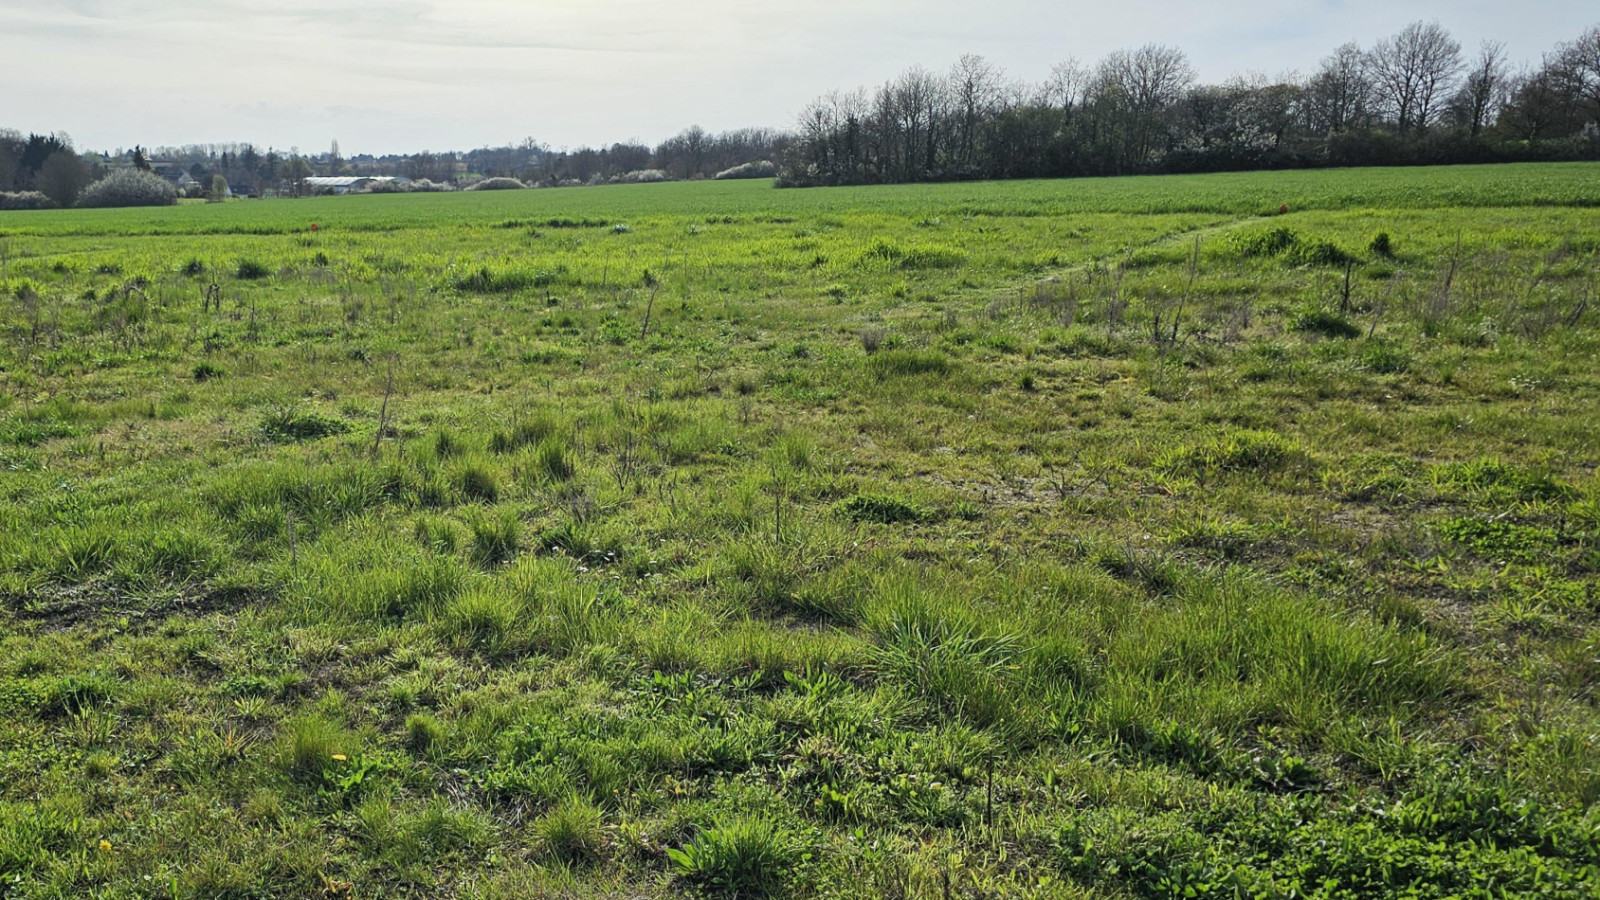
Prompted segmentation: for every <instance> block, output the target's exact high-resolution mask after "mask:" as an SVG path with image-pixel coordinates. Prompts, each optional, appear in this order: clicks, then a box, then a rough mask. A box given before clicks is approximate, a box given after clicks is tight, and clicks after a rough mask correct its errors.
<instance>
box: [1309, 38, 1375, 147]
mask: <svg viewBox="0 0 1600 900" xmlns="http://www.w3.org/2000/svg"><path fill="white" fill-rule="evenodd" d="M1307 98H1308V104H1309V107H1308V110H1307V111H1308V116H1307V118H1308V120H1309V124H1310V126H1311V128H1312V129H1313V130H1314V131H1318V132H1325V133H1326V132H1336V131H1347V130H1350V129H1355V128H1364V127H1366V125H1367V116H1368V109H1369V107H1370V105H1371V101H1372V79H1371V77H1370V76H1369V75H1368V72H1367V54H1365V53H1363V52H1362V50H1361V46H1360V45H1359V44H1357V43H1355V42H1354V41H1351V42H1350V43H1348V44H1344V45H1343V46H1341V47H1339V49H1337V50H1335V51H1333V54H1332V55H1331V56H1328V57H1326V58H1325V59H1323V60H1322V66H1321V68H1319V69H1318V70H1317V74H1316V75H1313V76H1312V78H1311V83H1310V85H1308V87H1307Z"/></svg>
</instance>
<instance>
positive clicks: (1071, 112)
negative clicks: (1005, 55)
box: [781, 21, 1600, 185]
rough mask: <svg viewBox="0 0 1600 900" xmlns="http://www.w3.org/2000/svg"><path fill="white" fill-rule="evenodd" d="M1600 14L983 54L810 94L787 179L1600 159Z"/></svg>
mask: <svg viewBox="0 0 1600 900" xmlns="http://www.w3.org/2000/svg"><path fill="white" fill-rule="evenodd" d="M1597 122H1600V26H1595V27H1593V28H1590V29H1589V30H1587V31H1585V32H1584V33H1583V34H1581V35H1579V36H1578V37H1577V38H1576V39H1574V40H1572V41H1569V42H1565V43H1562V44H1560V45H1558V46H1557V47H1555V48H1554V49H1553V50H1552V51H1550V52H1549V53H1547V54H1545V55H1544V57H1543V59H1542V60H1541V61H1540V63H1539V64H1538V65H1537V66H1532V67H1528V66H1524V67H1521V68H1520V69H1513V67H1512V65H1511V63H1510V61H1509V60H1508V59H1507V57H1506V52H1505V46H1504V44H1502V43H1499V42H1496V41H1484V42H1483V43H1482V44H1480V45H1479V47H1478V48H1477V50H1476V52H1475V53H1471V54H1468V53H1465V52H1464V51H1463V49H1462V47H1461V44H1460V42H1459V41H1457V40H1456V39H1455V38H1454V37H1453V36H1452V35H1451V34H1450V32H1449V31H1447V30H1446V29H1444V28H1443V27H1441V26H1440V25H1439V24H1438V23H1437V22H1431V23H1430V22H1420V21H1419V22H1414V23H1412V24H1410V25H1407V26H1406V27H1405V28H1403V29H1402V30H1401V31H1399V32H1398V33H1396V34H1394V35H1392V36H1390V37H1387V38H1384V39H1383V40H1380V41H1378V42H1377V43H1376V44H1374V45H1373V46H1371V47H1369V48H1362V47H1361V46H1359V45H1358V44H1355V43H1349V44H1345V45H1344V46H1341V47H1339V48H1337V49H1336V50H1334V51H1333V53H1331V54H1330V55H1328V56H1327V57H1326V58H1324V59H1323V60H1322V61H1321V62H1320V63H1319V65H1318V66H1317V68H1316V70H1315V72H1314V73H1313V74H1312V75H1310V76H1309V77H1299V76H1285V77H1281V78H1276V79H1270V78H1265V77H1262V76H1240V77H1235V78H1232V79H1229V80H1228V81H1225V82H1223V83H1221V84H1202V83H1199V82H1198V81H1197V79H1196V74H1195V71H1194V68H1193V67H1192V66H1191V65H1190V64H1189V61H1188V59H1187V57H1186V56H1185V55H1184V53H1183V51H1181V50H1179V49H1177V48H1174V47H1168V46H1161V45H1155V44H1148V45H1145V46H1143V47H1140V48H1138V49H1133V50H1122V51H1117V52H1115V53H1112V54H1110V55H1109V56H1107V57H1105V58H1104V59H1102V60H1100V61H1099V62H1097V63H1096V64H1094V65H1092V66H1089V65H1084V64H1081V63H1079V62H1077V61H1068V62H1065V63H1062V64H1060V65H1057V66H1056V67H1055V68H1054V69H1053V70H1052V72H1051V74H1050V76H1049V78H1048V79H1046V80H1045V81H1044V82H1043V83H1040V84H1025V83H1022V82H1018V81H1015V80H1012V79H1010V78H1008V77H1007V76H1006V74H1005V73H1004V72H1003V71H1002V70H1001V69H1000V68H999V67H998V66H996V65H994V64H992V63H990V62H989V61H988V60H985V59H984V58H982V57H980V56H970V55H969V56H963V57H962V58H961V59H960V60H959V61H958V62H957V63H956V64H955V65H954V66H953V67H951V69H950V70H949V71H948V72H946V73H943V74H936V73H934V72H930V71H928V70H926V69H923V68H920V67H919V68H912V69H910V70H908V71H906V72H905V73H903V74H901V75H900V76H899V77H897V78H894V79H892V80H890V81H889V82H887V83H885V84H883V85H880V86H879V87H878V88H876V89H875V90H872V91H868V90H866V89H865V88H861V89H857V90H853V91H833V92H830V93H828V94H826V95H824V96H822V97H820V98H818V99H817V100H815V101H813V102H812V103H811V104H809V105H808V106H807V107H806V108H805V110H804V111H803V112H802V114H801V115H800V119H799V123H798V132H797V134H796V135H795V138H794V140H793V142H792V144H791V147H790V152H789V154H788V155H787V157H786V158H785V160H784V163H785V165H784V168H783V172H782V175H781V183H785V184H792V185H810V184H872V183H884V182H906V181H938V180H955V179H968V178H1038V177H1063V176H1083V175H1125V174H1136V173H1159V172H1202V171H1230V170H1243V169H1271V168H1302V167H1313V166H1349V165H1410V164H1431V163H1461V162H1492V161H1512V160H1535V159H1537V160H1549V159H1600V125H1597Z"/></svg>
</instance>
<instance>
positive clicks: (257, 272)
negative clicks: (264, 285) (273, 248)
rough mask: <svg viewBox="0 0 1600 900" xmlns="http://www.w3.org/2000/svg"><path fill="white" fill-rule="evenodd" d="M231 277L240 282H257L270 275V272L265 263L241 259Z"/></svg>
mask: <svg viewBox="0 0 1600 900" xmlns="http://www.w3.org/2000/svg"><path fill="white" fill-rule="evenodd" d="M233 275H234V277H235V278H238V279H239V280H240V281H259V280H261V279H263V278H267V277H269V276H271V275H272V270H271V269H270V268H268V267H267V266H266V264H265V263H261V262H257V261H256V260H253V259H241V260H239V265H238V266H236V267H235V268H234V270H233Z"/></svg>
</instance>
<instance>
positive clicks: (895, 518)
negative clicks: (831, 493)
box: [835, 494, 927, 525]
mask: <svg viewBox="0 0 1600 900" xmlns="http://www.w3.org/2000/svg"><path fill="white" fill-rule="evenodd" d="M835 508H836V509H837V510H838V511H839V514H840V515H842V516H844V517H845V518H846V519H849V520H850V521H852V522H875V523H877V524H879V525H898V524H900V523H902V522H920V521H922V520H923V518H925V517H926V515H927V514H926V513H925V512H924V511H923V510H922V509H921V508H920V507H918V506H916V505H915V504H912V503H908V502H906V501H904V500H901V499H900V498H898V497H890V496H887V495H884V494H857V495H855V496H854V497H850V498H849V499H846V500H841V501H839V503H838V504H837V506H836V507H835Z"/></svg>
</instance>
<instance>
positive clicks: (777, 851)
mask: <svg viewBox="0 0 1600 900" xmlns="http://www.w3.org/2000/svg"><path fill="white" fill-rule="evenodd" d="M667 857H668V858H669V859H670V860H671V861H672V867H673V869H674V871H676V872H677V873H678V874H679V875H681V876H682V877H684V878H685V879H687V880H689V881H692V882H695V883H696V884H699V885H700V886H702V887H703V888H705V889H707V890H709V891H712V892H713V893H717V894H723V895H727V896H731V897H767V896H771V895H772V894H775V893H777V892H778V891H779V890H780V889H781V888H783V886H784V885H785V884H786V883H787V882H788V877H789V871H790V869H791V868H792V867H793V866H794V865H795V863H797V862H798V861H799V858H800V853H799V848H798V847H797V846H796V844H795V842H794V841H793V840H792V839H791V838H790V837H789V836H788V835H787V834H785V833H784V832H782V831H780V830H779V829H778V828H777V826H775V825H773V824H772V823H771V822H767V821H763V820H760V819H752V818H738V819H732V820H730V821H727V822H724V823H722V824H719V825H718V826H717V827H715V828H708V829H706V830H705V831H702V832H701V833H700V834H699V836H698V837H696V838H695V839H694V840H692V841H690V842H689V843H687V844H685V845H684V846H683V847H682V849H678V850H672V849H669V850H668V851H667Z"/></svg>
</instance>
